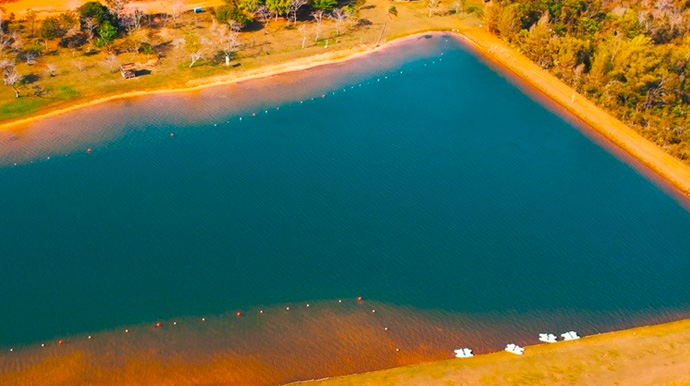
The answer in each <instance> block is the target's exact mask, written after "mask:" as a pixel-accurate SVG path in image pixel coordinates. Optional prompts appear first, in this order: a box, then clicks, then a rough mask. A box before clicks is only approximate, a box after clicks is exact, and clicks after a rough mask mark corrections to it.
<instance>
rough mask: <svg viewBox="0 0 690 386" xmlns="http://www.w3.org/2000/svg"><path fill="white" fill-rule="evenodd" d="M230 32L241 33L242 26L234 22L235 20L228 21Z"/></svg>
mask: <svg viewBox="0 0 690 386" xmlns="http://www.w3.org/2000/svg"><path fill="white" fill-rule="evenodd" d="M228 25H229V26H230V30H231V31H235V32H240V31H242V24H240V23H238V22H236V21H235V20H230V21H228Z"/></svg>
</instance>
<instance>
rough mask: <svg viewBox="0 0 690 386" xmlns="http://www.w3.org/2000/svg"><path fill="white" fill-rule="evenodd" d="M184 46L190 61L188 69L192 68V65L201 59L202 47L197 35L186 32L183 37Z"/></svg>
mask: <svg viewBox="0 0 690 386" xmlns="http://www.w3.org/2000/svg"><path fill="white" fill-rule="evenodd" d="M184 45H185V48H186V49H187V52H188V53H189V56H190V57H191V59H192V62H191V63H190V64H189V68H192V67H194V64H195V63H196V62H198V61H199V60H200V59H201V58H202V57H203V52H204V47H203V45H202V44H201V39H200V38H199V35H197V34H196V33H194V32H188V33H187V34H186V35H185V37H184Z"/></svg>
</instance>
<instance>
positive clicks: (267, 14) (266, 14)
mask: <svg viewBox="0 0 690 386" xmlns="http://www.w3.org/2000/svg"><path fill="white" fill-rule="evenodd" d="M271 17H273V14H272V13H271V10H270V9H268V7H267V6H265V5H260V6H259V8H257V9H256V18H257V19H258V20H259V21H260V22H261V24H263V25H264V28H267V27H268V23H269V22H270V21H271Z"/></svg>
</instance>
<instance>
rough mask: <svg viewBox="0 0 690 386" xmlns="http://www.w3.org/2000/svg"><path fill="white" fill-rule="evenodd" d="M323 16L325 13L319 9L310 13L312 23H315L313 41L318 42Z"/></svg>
mask: <svg viewBox="0 0 690 386" xmlns="http://www.w3.org/2000/svg"><path fill="white" fill-rule="evenodd" d="M325 15H326V13H325V12H324V11H322V10H320V9H319V10H318V11H314V12H312V13H311V17H313V18H314V21H315V22H316V37H315V38H314V41H318V40H319V35H320V34H321V22H323V17H324V16H325Z"/></svg>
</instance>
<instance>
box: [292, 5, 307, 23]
mask: <svg viewBox="0 0 690 386" xmlns="http://www.w3.org/2000/svg"><path fill="white" fill-rule="evenodd" d="M307 3H308V1H307V0H290V5H289V6H288V21H289V20H292V22H293V23H297V12H299V10H300V8H302V7H304V6H305V5H307Z"/></svg>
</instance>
